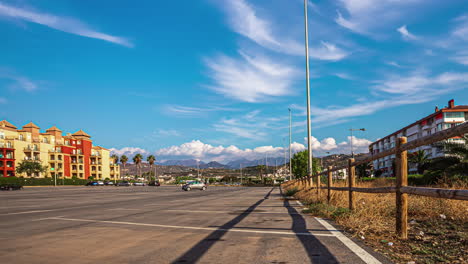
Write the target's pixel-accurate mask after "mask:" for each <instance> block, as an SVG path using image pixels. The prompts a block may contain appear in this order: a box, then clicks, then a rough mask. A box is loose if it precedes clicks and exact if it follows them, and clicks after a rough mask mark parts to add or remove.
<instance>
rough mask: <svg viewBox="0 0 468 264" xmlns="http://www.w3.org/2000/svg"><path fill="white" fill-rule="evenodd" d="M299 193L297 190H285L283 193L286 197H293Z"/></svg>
mask: <svg viewBox="0 0 468 264" xmlns="http://www.w3.org/2000/svg"><path fill="white" fill-rule="evenodd" d="M298 191H299V189H298V188H291V189H287V190H286V192H285V195H286V196H294V195H295V194H296V193H297V192H298Z"/></svg>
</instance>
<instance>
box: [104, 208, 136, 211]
mask: <svg viewBox="0 0 468 264" xmlns="http://www.w3.org/2000/svg"><path fill="white" fill-rule="evenodd" d="M107 210H109V211H116V210H125V211H141V210H143V209H136V208H111V209H107Z"/></svg>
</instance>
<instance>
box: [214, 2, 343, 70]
mask: <svg viewBox="0 0 468 264" xmlns="http://www.w3.org/2000/svg"><path fill="white" fill-rule="evenodd" d="M223 4H225V5H223V8H224V9H225V10H226V11H227V13H228V19H229V25H230V26H231V28H232V29H233V30H234V31H235V32H237V33H238V34H240V35H242V36H244V37H246V38H248V39H250V40H252V41H253V42H255V43H257V44H258V45H260V46H262V47H264V48H267V49H269V50H272V51H276V52H280V53H284V54H289V55H299V56H303V55H304V45H303V44H302V43H301V42H299V41H296V40H295V39H294V38H293V37H288V36H287V35H288V34H287V33H285V32H282V33H281V35H277V33H276V32H274V30H273V29H274V28H275V27H274V25H273V22H272V21H270V20H268V19H266V18H264V17H260V16H259V14H258V13H257V12H256V10H255V8H254V6H253V5H251V4H249V3H248V2H247V1H245V0H227V1H226V2H225V3H224V2H223ZM312 6H314V5H312ZM310 50H311V51H310V57H311V58H313V59H318V60H325V61H338V60H341V59H344V58H346V57H347V56H348V55H349V52H347V51H345V50H343V49H342V48H340V47H338V46H336V45H335V44H333V43H330V42H329V41H321V43H320V44H318V45H311V47H310Z"/></svg>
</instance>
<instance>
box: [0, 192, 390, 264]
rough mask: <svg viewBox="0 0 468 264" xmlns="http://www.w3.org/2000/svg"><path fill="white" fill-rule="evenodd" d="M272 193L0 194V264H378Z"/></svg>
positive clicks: (371, 255) (376, 258)
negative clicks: (365, 263) (0, 263)
mask: <svg viewBox="0 0 468 264" xmlns="http://www.w3.org/2000/svg"><path fill="white" fill-rule="evenodd" d="M301 209H302V206H300V205H299V204H298V203H296V201H288V200H284V199H282V196H281V193H280V190H279V188H277V187H276V188H272V187H265V188H263V187H262V188H246V187H209V188H208V190H206V191H198V190H196V191H195V190H192V191H189V192H184V191H182V190H181V189H180V187H175V186H161V187H153V186H132V187H114V186H88V187H84V186H79V187H71V186H70V187H57V188H54V187H37V188H32V187H30V188H25V189H24V190H21V191H4V192H0V228H1V232H2V234H1V235H0V256H1V262H2V263H196V262H197V263H310V262H313V263H336V262H339V263H364V262H367V263H379V261H380V262H382V263H385V262H386V260H385V259H383V258H381V257H380V256H378V255H376V254H375V253H369V252H370V250H367V251H366V250H365V248H364V249H363V247H362V246H361V245H358V244H359V243H358V244H356V243H354V242H352V240H350V239H348V238H346V237H344V236H343V235H342V233H341V232H339V231H338V230H336V229H335V228H334V227H333V226H331V225H330V224H328V223H327V222H325V221H323V220H321V219H315V218H313V217H310V216H304V215H302V214H300V211H301Z"/></svg>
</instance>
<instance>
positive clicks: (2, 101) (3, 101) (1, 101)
mask: <svg viewBox="0 0 468 264" xmlns="http://www.w3.org/2000/svg"><path fill="white" fill-rule="evenodd" d="M7 102H8V101H7V99H6V98H3V97H0V104H6V103H7Z"/></svg>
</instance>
